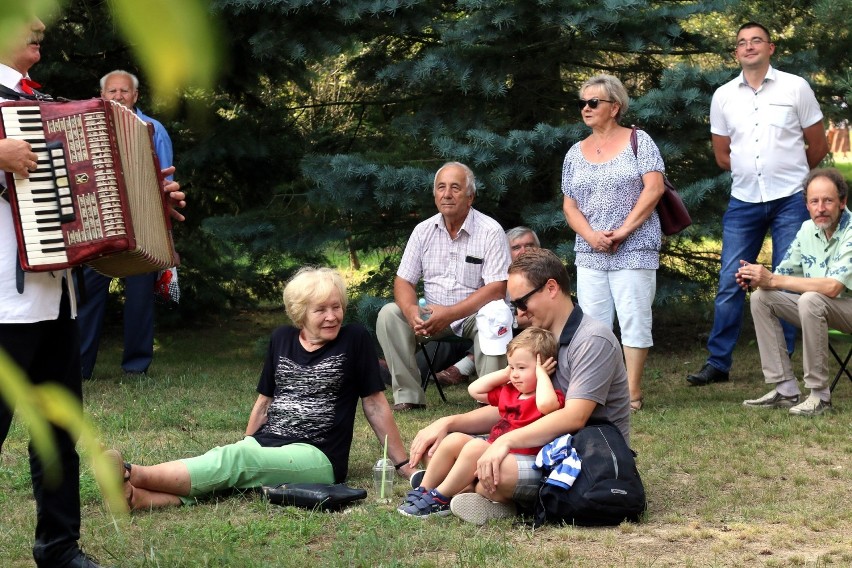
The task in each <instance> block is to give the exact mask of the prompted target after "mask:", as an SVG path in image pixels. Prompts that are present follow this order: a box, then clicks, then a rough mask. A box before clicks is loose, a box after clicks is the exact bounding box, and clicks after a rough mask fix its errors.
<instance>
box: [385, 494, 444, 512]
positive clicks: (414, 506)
mask: <svg viewBox="0 0 852 568" xmlns="http://www.w3.org/2000/svg"><path fill="white" fill-rule="evenodd" d="M397 511H399V512H400V513H402V514H403V515H406V516H408V517H418V518H423V517H428V516H429V515H437V516H439V517H445V516H447V515H449V514H451V513H450V502H449V501H446V502H443V501H439V500H438V499H437V498H436V496H435V495H434V494H433V493H432V492H431V491H430V492H429V493H423V494H422V495H421V496H420V498H419V499H417V500H416V501H414V502H413V503H411V504H410V505H400V507H399V508H398V509H397Z"/></svg>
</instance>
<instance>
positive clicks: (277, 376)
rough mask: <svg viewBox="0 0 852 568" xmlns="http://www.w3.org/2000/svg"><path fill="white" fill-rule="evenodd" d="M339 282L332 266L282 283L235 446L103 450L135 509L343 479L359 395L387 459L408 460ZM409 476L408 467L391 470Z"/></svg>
mask: <svg viewBox="0 0 852 568" xmlns="http://www.w3.org/2000/svg"><path fill="white" fill-rule="evenodd" d="M346 303H347V298H346V286H345V284H344V282H343V279H342V278H341V276H340V275H339V274H338V273H337V272H335V271H334V270H331V269H329V268H302V269H301V270H299V272H298V273H296V275H295V276H294V277H293V278H292V279H291V280H290V282H289V283H288V284H287V286H286V287H285V288H284V306H285V309H286V311H287V315H288V316H289V318H290V320H291V321H292V322H293V325H294V326H295V327H293V326H289V325H288V326H283V327H280V328H278V329H276V330H275V331H273V332H272V338H271V340H270V342H269V349H268V351H267V355H266V363H265V364H264V367H263V372H262V373H261V376H260V382H259V383H258V386H257V392H258V393H259V395H258V397H257V401H256V402H255V403H254V408H253V409H252V411H251V414H250V415H249V419H248V426H246V433H245V438H244V439H243V440H241V441H239V442H235V443H233V444H229V445H227V446H220V447H216V448H213V449H212V450H210V451H209V452H207V453H205V454H204V455H201V456H198V457H194V458H188V459H182V460H178V461H170V462H165V463H161V464H157V465H153V466H142V465H136V464H134V465H132V466H131V464H129V463H126V462H124V459H123V458H122V456H121V454H120V453H119V452H118V451H116V450H109V453H110V455H111V457H112V459H114V460H115V462H116V468H117V470H118V471H119V472H120V474H121V475H122V477H123V478H124V494H125V497H126V498H127V502H128V505H129V506H130V508H131V509H132V510H136V509H149V508H154V507H166V506H170V505H180V504H191V503H194V502H195V501H196V498H198V497H200V496H202V495H207V494H210V493H213V492H215V491H220V490H226V489H251V488H258V487H260V486H262V485H278V484H280V483H340V482H342V481H344V480H345V479H346V474H347V470H348V468H349V449H350V446H351V443H352V429H353V426H354V422H355V411H356V406H357V401H358V399H359V398H361V400H362V406H363V408H364V415H365V416H366V418H367V421H368V422H369V423H370V426H371V427H372V429H373V432H375V434H376V436H377V437H378V439H379V440H380V441H381V442H382V443H384V440H385V436H387V444H388V457H389V458H390V459H391V460H393V462H394V463H398V464H407V461H408V460H407V457H406V452H405V448H404V446H403V444H402V439H401V438H400V435H399V430H398V429H397V426H396V423H395V422H394V420H393V414H392V413H391V410H390V406H389V405H388V402H387V399H386V398H385V395H384V392H382V391H383V390H384V388H385V386H384V383H382V380H381V379H380V378H379V366H378V357H377V355H376V352H375V349H374V348H373V341H372V338H371V337H370V334H369V333H368V332H367V330H366V329H364V328H363V327H362V326H361V325H359V324H347V325H343V313H344V311H345V310H346ZM398 471H399V473H400V475H402V476H404V477H406V478H408V477H410V476H411V473H412V470H411V469H409V467H408V465H402V466H400V467H398Z"/></svg>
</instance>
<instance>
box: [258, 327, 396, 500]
mask: <svg viewBox="0 0 852 568" xmlns="http://www.w3.org/2000/svg"><path fill="white" fill-rule="evenodd" d="M384 389H385V385H384V383H383V382H382V380H381V378H380V376H379V362H378V356H377V355H376V350H375V348H374V347H373V341H372V338H371V337H370V334H369V332H367V330H366V329H364V327H363V326H361V325H359V324H347V325H344V326H343V327H342V328H341V329H340V333H339V334H338V335H337V338H336V339H334V340H333V341H330V342H328V343H327V344H325V345H323V346H322V347H321V348H319V349H317V350H316V351H312V352H309V351H306V350H305V348H304V347H302V344H301V343H300V342H299V329H298V328H295V327H292V326H284V327H279V328H278V329H276V330H275V331H273V332H272V337H271V339H270V341H269V350H268V352H267V355H266V363H265V364H264V366H263V372H262V373H261V375H260V382H259V383H258V385H257V392H258V393H260V394H262V395H264V396H269V397H272V403H271V404H270V406H269V410H268V411H267V422H266V424H264V425H263V426H261V427H260V428H259V429H258V431H257V432H255V434H254V438H255V439H256V440H257V441H258V443H259V444H260V445H261V446H265V447H280V446H286V445H288V444H294V443H306V444H310V445H312V446H315V447H316V448H317V449H319V450H320V451H322V453H324V454H325V455H326V457H328V460H329V461H330V462H331V465H332V467H333V468H334V478H335V480H336V482H337V483H342V482H343V481H344V480H345V479H346V474H347V471H348V469H349V448H350V446H351V445H352V430H353V427H354V423H355V411H356V407H357V405H358V399H360V398H362V397H366V396H369V395H371V394H374V393H376V392H379V391H383V390H384Z"/></svg>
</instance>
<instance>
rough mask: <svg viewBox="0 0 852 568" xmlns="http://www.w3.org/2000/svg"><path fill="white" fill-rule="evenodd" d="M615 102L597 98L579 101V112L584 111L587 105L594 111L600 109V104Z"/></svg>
mask: <svg viewBox="0 0 852 568" xmlns="http://www.w3.org/2000/svg"><path fill="white" fill-rule="evenodd" d="M614 102H615V101H610V100H607V99H599V98H597V97H595V98H593V99H589V100H585V99H579V100H578V101H577V108H578V109H579V110H583V109H584V108H586V105H589V108H590V109H592V110H594V109H596V108H598V103H614Z"/></svg>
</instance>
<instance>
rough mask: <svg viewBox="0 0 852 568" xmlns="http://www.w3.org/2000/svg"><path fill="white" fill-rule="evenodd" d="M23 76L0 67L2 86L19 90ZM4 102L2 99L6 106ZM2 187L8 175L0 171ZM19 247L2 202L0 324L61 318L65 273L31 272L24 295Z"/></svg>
mask: <svg viewBox="0 0 852 568" xmlns="http://www.w3.org/2000/svg"><path fill="white" fill-rule="evenodd" d="M20 81H21V74H20V73H18V72H17V71H16V70H14V69H12V68H11V67H8V66H6V65H3V64H0V84H2V85H4V86H6V87H8V88H10V89H17V87H18V83H20ZM4 100H5V99H0V102H3V101H4ZM0 176H2V177H3V185H5V184H6V174H5V172H3V171H2V170H0ZM17 258H18V244H17V241H16V239H15V225H14V223H13V221H12V207H11V206H10V205H9V202H8V201H6V200H5V199H0V323H34V322H39V321H47V320H55V319H56V318H57V317H59V300H60V298H61V296H62V277H63V276H64V274H65V272H63V271H59V272H28V273H27V274H26V276H25V278H24V293H23V294H19V293H18V290H17V287H16V285H15V265H16V263H17Z"/></svg>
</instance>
